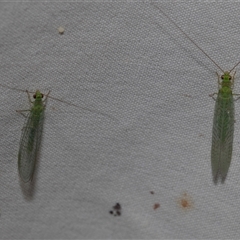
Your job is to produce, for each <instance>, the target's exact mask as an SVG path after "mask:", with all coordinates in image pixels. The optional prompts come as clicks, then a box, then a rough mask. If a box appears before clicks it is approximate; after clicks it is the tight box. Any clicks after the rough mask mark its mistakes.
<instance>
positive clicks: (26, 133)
mask: <svg viewBox="0 0 240 240" xmlns="http://www.w3.org/2000/svg"><path fill="white" fill-rule="evenodd" d="M34 97H35V101H34V102H33V106H32V108H31V109H30V110H29V111H30V113H29V115H28V118H27V121H26V124H25V126H24V128H23V132H22V137H21V141H20V148H19V152H18V171H19V175H20V177H21V179H22V180H23V182H28V181H30V180H32V177H33V173H34V168H35V163H36V160H37V155H38V152H39V147H40V143H41V134H42V127H43V117H44V109H45V105H44V104H43V100H42V98H43V95H42V93H40V91H38V90H37V91H36V93H35V95H34Z"/></svg>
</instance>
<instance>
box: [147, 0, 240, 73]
mask: <svg viewBox="0 0 240 240" xmlns="http://www.w3.org/2000/svg"><path fill="white" fill-rule="evenodd" d="M150 4H152V5H153V6H154V7H155V8H157V9H158V11H160V12H161V13H162V14H163V15H164V16H165V17H166V18H167V19H168V20H169V21H170V22H171V23H172V24H174V25H175V27H176V28H178V30H179V31H181V33H182V34H184V35H185V37H186V38H187V39H188V40H189V41H191V42H192V43H193V44H194V45H195V46H196V47H197V48H198V49H199V50H200V51H201V52H202V53H203V54H205V55H206V56H207V57H208V58H209V59H210V60H211V61H212V62H213V63H214V64H215V65H216V66H217V67H218V68H219V69H220V70H221V71H222V72H223V73H224V71H223V70H222V68H221V67H220V66H219V65H218V64H217V63H216V62H215V61H214V60H213V59H212V58H211V57H210V56H209V55H208V54H207V53H206V52H205V51H204V50H203V49H202V48H201V47H199V46H198V45H197V43H196V42H195V41H193V40H192V39H191V38H190V37H189V36H188V35H187V34H186V33H185V32H184V31H183V30H182V29H181V28H180V27H179V26H178V25H177V24H176V23H175V22H174V21H173V20H172V19H171V18H170V17H169V16H168V15H167V14H166V13H165V12H164V11H163V10H161V8H160V7H158V6H156V5H154V3H153V2H152V1H150ZM239 63H240V62H238V63H237V64H236V65H235V66H234V68H235V67H236V66H237V65H238V64H239ZM234 68H233V69H234ZM233 69H232V70H233ZM232 70H231V71H232ZM231 71H230V72H231Z"/></svg>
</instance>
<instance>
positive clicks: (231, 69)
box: [229, 61, 240, 73]
mask: <svg viewBox="0 0 240 240" xmlns="http://www.w3.org/2000/svg"><path fill="white" fill-rule="evenodd" d="M239 63H240V61H239V62H238V63H237V64H236V65H235V66H234V67H233V68H232V69H231V70H230V71H229V73H230V72H231V71H232V70H233V69H234V68H235V67H236V66H237V65H238V64H239Z"/></svg>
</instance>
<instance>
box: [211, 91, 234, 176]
mask: <svg viewBox="0 0 240 240" xmlns="http://www.w3.org/2000/svg"><path fill="white" fill-rule="evenodd" d="M233 132H234V101H233V96H232V94H231V95H229V98H227V99H226V98H225V99H224V98H222V96H221V95H220V94H218V97H217V100H216V104H215V111H214V118H213V130H212V151H211V162H212V174H213V178H214V180H215V181H217V179H218V177H220V175H221V177H222V181H224V180H225V178H226V176H227V172H228V169H229V166H230V163H231V158H232V146H233Z"/></svg>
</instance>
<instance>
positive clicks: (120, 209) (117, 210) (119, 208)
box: [109, 203, 122, 216]
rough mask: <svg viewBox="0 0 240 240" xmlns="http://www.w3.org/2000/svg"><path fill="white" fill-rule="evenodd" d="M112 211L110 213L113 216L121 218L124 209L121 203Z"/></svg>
mask: <svg viewBox="0 0 240 240" xmlns="http://www.w3.org/2000/svg"><path fill="white" fill-rule="evenodd" d="M112 209H113V210H111V211H109V213H110V214H112V215H113V216H121V214H122V213H121V211H122V207H121V205H120V203H116V205H115V206H113V207H112Z"/></svg>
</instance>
